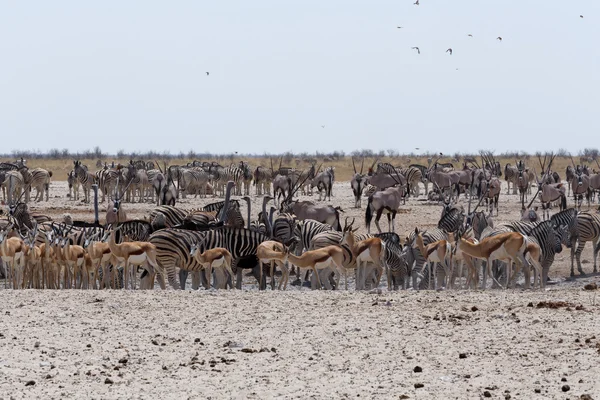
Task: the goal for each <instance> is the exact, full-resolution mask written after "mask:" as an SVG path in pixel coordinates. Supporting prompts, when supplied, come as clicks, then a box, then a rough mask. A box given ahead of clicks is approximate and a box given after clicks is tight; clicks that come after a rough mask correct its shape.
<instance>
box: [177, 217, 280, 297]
mask: <svg viewBox="0 0 600 400" xmlns="http://www.w3.org/2000/svg"><path fill="white" fill-rule="evenodd" d="M269 239H270V238H269V237H268V236H266V235H263V234H261V233H258V232H253V231H251V230H248V229H246V228H229V227H222V228H217V229H213V230H211V231H207V232H206V234H205V236H204V240H203V241H202V242H199V243H198V244H199V251H200V250H201V251H205V250H206V249H214V248H215V247H223V248H225V249H227V250H228V251H229V252H230V253H231V256H232V257H233V258H234V259H238V258H241V257H248V256H253V255H255V254H256V248H257V247H258V245H259V244H260V243H262V242H265V241H267V240H269ZM192 271H193V270H192ZM169 273H171V271H168V270H167V276H169ZM169 281H170V278H169ZM241 285H242V270H241V268H238V270H237V280H236V287H237V288H238V289H241ZM259 287H260V288H264V287H265V275H264V274H263V282H259Z"/></svg>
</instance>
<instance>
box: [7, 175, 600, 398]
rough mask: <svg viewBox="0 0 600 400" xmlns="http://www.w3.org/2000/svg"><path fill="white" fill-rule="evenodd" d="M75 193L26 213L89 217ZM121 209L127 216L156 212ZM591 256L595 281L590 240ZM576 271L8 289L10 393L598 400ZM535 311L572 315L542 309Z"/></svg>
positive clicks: (586, 307) (563, 259) (413, 210)
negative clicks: (536, 277)
mask: <svg viewBox="0 0 600 400" xmlns="http://www.w3.org/2000/svg"><path fill="white" fill-rule="evenodd" d="M65 193H66V183H65V182H53V184H52V187H51V196H52V198H51V201H50V204H48V203H45V202H43V203H39V204H36V205H32V209H34V210H35V211H39V212H42V213H47V214H50V215H51V216H53V217H55V218H58V217H60V216H61V215H62V213H63V212H70V213H72V214H73V216H74V217H75V219H87V220H90V219H91V218H92V216H91V214H90V210H91V206H90V205H82V204H80V203H79V202H71V201H68V200H66V199H65ZM334 195H335V197H334V198H333V199H332V203H333V204H335V205H341V206H342V208H343V209H344V210H346V213H345V214H343V215H348V216H350V217H353V216H354V217H357V223H359V224H360V226H361V227H363V224H364V223H363V218H364V207H365V206H366V199H364V200H363V209H362V210H355V209H352V208H351V207H352V205H353V199H352V197H351V192H350V189H349V184H348V182H342V183H339V184H336V186H335V188H334ZM54 196H58V197H56V198H55V197H54ZM500 199H501V206H500V216H499V217H495V221H496V222H497V223H501V222H506V221H509V220H513V219H516V217H517V215H518V209H519V208H520V205H519V204H517V198H516V196H512V195H511V196H506V195H505V188H503V193H502V196H501V198H500ZM211 201H215V200H214V199H212V198H209V199H206V200H204V199H202V200H200V199H188V200H185V201H182V202H181V205H182V207H185V208H192V207H200V206H201V205H203V204H206V203H208V202H211ZM569 201H570V202H572V200H571V199H570V200H569ZM259 203H260V200H259V199H257V200H255V201H254V202H253V215H256V212H257V211H258V209H257V207H258V204H259ZM463 204H464V205H465V208H466V203H463ZM101 207H102V208H104V206H101ZM125 207H127V209H128V210H130V217H143V215H144V214H147V213H148V212H149V210H151V209H152V206H151V205H149V204H144V205H138V204H135V205H131V204H126V205H125ZM243 210H245V207H243ZM402 210H403V213H401V214H399V215H398V219H397V222H396V230H397V232H398V233H400V234H401V235H404V234H406V233H407V232H408V231H410V230H412V229H414V227H415V226H419V227H421V228H428V227H433V226H435V225H436V223H437V220H438V218H439V215H440V211H441V208H440V207H439V206H437V205H427V204H426V203H424V202H420V201H417V200H414V199H411V200H409V201H408V202H407V205H406V206H403V207H402ZM244 215H245V214H244ZM101 219H102V218H101ZM384 220H385V217H384V219H383V220H382V227H384V229H385V228H387V221H385V222H384ZM361 231H362V230H361ZM373 231H376V230H375V227H374V226H373ZM582 260H584V264H583V268H584V269H585V270H586V272H588V273H589V272H591V270H592V264H591V262H590V261H591V245H590V244H589V243H588V244H587V246H586V250H585V251H584V253H583V257H582ZM569 268H570V258H569V251H568V250H567V249H565V251H563V253H561V254H559V255H557V257H556V260H555V263H554V265H553V267H552V268H551V270H550V277H551V278H552V279H553V280H554V281H555V284H554V285H551V286H549V287H548V289H547V290H546V291H544V292H541V291H539V290H536V291H523V290H520V289H517V290H509V291H501V290H489V291H486V292H481V291H472V292H469V291H464V290H456V291H441V292H431V291H421V292H415V291H412V290H411V291H404V292H395V293H387V290H386V287H387V285H386V283H385V279H384V281H383V282H382V284H381V286H380V288H381V289H382V294H371V293H357V292H355V291H353V290H351V291H348V292H345V291H339V292H324V291H321V292H313V291H309V290H307V289H305V288H303V289H299V288H298V287H292V286H289V285H288V288H289V290H288V291H287V292H271V291H270V290H267V291H265V292H262V293H258V292H257V291H256V285H255V282H252V279H253V278H250V277H246V278H245V284H244V288H246V289H250V290H244V291H228V292H225V291H221V292H216V291H204V290H201V291H195V292H191V291H173V290H171V289H169V290H167V291H161V290H160V289H157V290H155V291H153V292H140V291H136V292H132V291H102V292H100V291H66V290H62V291H50V290H44V291H36V290H26V291H12V290H4V289H2V288H3V286H4V285H3V284H2V283H0V289H2V290H0V397H1V398H6V399H8V398H11V397H13V398H17V399H20V398H27V399H29V398H44V399H49V398H60V397H70V398H103V399H105V398H144V399H146V398H176V399H181V398H194V399H195V398H197V399H206V398H212V399H229V398H236V399H237V398H239V399H247V398H256V399H268V398H316V399H322V398H368V399H371V398H373V399H387V398H395V399H398V398H410V399H432V398H433V399H451V398H456V399H479V398H484V397H483V396H484V392H485V391H487V392H489V394H490V395H491V398H496V399H504V398H506V397H505V396H506V395H510V398H512V399H538V398H539V399H554V398H560V399H564V398H571V399H575V398H579V396H580V395H582V394H585V393H587V394H590V395H591V396H592V398H594V399H598V398H600V352H599V351H600V347H598V346H600V316H599V312H600V306H599V304H600V297H599V298H598V299H596V295H595V293H598V291H596V292H588V291H583V290H582V287H583V285H584V284H586V283H589V282H597V283H599V284H600V282H599V281H598V277H597V276H593V275H586V276H584V277H578V279H576V280H568V279H567V278H568V276H569ZM188 287H189V286H188ZM352 287H353V285H352ZM388 300H389V303H388ZM541 301H565V302H568V303H571V304H572V305H571V307H570V308H569V309H567V308H566V307H561V308H559V309H548V308H537V307H536V306H537V304H538V303H540V302H541ZM375 303H376V304H375ZM529 303H532V305H533V306H534V307H528V306H527V305H528V304H529ZM387 304H389V305H387ZM578 305H582V306H583V309H582V310H577V309H576V306H578ZM473 306H476V308H477V311H472V307H473ZM594 336H596V337H597V339H596V338H594ZM153 342H154V343H156V344H154V343H153ZM36 343H38V344H37V345H36ZM88 345H89V347H88ZM273 348H274V349H275V351H271V349H273ZM244 349H252V350H257V351H259V352H255V353H248V352H245V351H249V350H244ZM261 349H263V350H266V349H268V351H263V352H260V350H261ZM461 353H464V354H465V356H466V358H459V354H461ZM125 360H126V361H125ZM120 361H121V362H120ZM211 361H213V363H211ZM417 366H419V367H421V368H422V371H423V372H421V373H415V372H413V371H414V368H415V367H417ZM115 367H118V369H115ZM107 378H108V379H110V380H111V381H112V382H113V383H112V384H111V383H105V382H106V379H107ZM563 378H564V379H566V382H563V381H561V379H563ZM32 381H33V382H35V384H31V382H32ZM28 383H29V386H28V385H27V384H28ZM415 384H423V385H424V386H423V387H422V388H419V389H416V388H415V386H414V385H415ZM564 385H568V386H569V387H570V390H569V391H568V392H563V391H562V387H563V386H564ZM486 388H487V389H486ZM536 389H539V391H540V393H536V392H535V390H536ZM507 391H508V392H507ZM401 396H408V397H401Z"/></svg>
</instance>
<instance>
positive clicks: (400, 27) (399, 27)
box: [396, 26, 404, 29]
mask: <svg viewBox="0 0 600 400" xmlns="http://www.w3.org/2000/svg"><path fill="white" fill-rule="evenodd" d="M396 28H398V29H402V28H404V27H403V26H397V27H396Z"/></svg>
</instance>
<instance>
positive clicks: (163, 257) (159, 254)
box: [142, 229, 207, 289]
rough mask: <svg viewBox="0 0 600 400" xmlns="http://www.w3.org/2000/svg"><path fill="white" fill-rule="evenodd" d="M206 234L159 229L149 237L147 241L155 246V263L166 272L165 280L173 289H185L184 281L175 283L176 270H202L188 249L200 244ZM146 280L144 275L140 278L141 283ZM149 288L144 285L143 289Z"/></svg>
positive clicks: (184, 230)
mask: <svg viewBox="0 0 600 400" xmlns="http://www.w3.org/2000/svg"><path fill="white" fill-rule="evenodd" d="M206 234H207V232H196V231H189V230H186V229H161V230H160V231H157V232H154V233H152V234H151V235H150V238H149V239H148V241H149V242H150V243H152V244H153V245H155V246H156V261H157V262H158V264H159V265H160V266H161V268H163V269H164V270H165V271H166V272H165V273H166V275H167V279H168V281H169V284H170V285H171V287H172V288H173V289H179V288H182V289H183V288H184V287H185V286H184V285H185V282H184V281H182V282H180V283H178V282H177V278H176V272H177V269H181V270H188V271H200V270H201V269H202V265H200V264H199V263H198V262H197V261H196V260H195V258H194V257H191V256H190V248H191V246H192V244H193V243H200V242H202V241H203V240H204V237H205V235H206ZM203 251H204V250H203ZM148 278H149V277H148V276H147V275H145V276H143V277H142V281H145V280H147V279H148ZM150 286H151V285H147V283H144V287H150ZM194 288H196V287H194Z"/></svg>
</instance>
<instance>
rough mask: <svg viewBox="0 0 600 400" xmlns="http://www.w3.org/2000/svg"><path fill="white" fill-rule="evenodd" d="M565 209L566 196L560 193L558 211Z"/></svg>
mask: <svg viewBox="0 0 600 400" xmlns="http://www.w3.org/2000/svg"><path fill="white" fill-rule="evenodd" d="M566 209H567V196H565V195H564V194H562V195H561V196H560V211H563V210H566Z"/></svg>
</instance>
